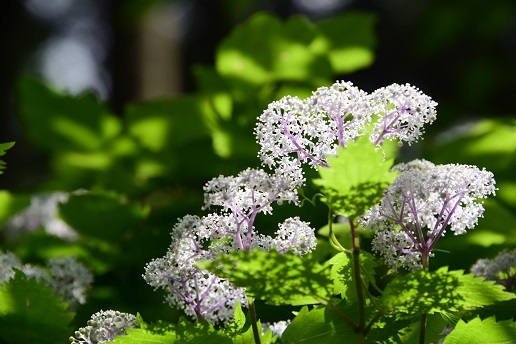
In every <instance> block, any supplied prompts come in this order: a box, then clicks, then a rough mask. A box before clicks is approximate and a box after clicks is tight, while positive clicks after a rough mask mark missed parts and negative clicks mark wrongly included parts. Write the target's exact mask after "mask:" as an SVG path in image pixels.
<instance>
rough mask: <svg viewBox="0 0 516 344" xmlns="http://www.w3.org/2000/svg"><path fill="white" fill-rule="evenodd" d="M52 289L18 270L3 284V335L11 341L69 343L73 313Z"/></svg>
mask: <svg viewBox="0 0 516 344" xmlns="http://www.w3.org/2000/svg"><path fill="white" fill-rule="evenodd" d="M66 308H67V304H66V303H64V302H62V301H61V300H60V297H59V296H57V295H54V293H53V292H52V289H51V288H50V287H49V286H48V285H46V284H44V283H42V282H37V281H36V280H35V279H34V278H31V279H27V277H26V276H25V274H24V273H23V272H21V271H19V270H16V273H15V277H14V278H12V279H10V280H9V281H8V282H5V283H3V284H2V285H1V286H0V338H1V339H3V340H4V341H6V342H8V343H20V344H25V343H26V344H32V343H49V344H54V343H65V342H66V341H67V339H68V337H69V336H70V333H71V331H72V329H71V328H70V327H69V324H70V322H71V320H72V319H73V316H74V315H73V313H69V312H66Z"/></svg>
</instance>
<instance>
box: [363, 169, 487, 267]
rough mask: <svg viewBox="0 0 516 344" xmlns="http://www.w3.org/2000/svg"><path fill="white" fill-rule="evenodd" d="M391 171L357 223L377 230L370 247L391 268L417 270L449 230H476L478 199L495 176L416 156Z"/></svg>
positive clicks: (483, 194)
mask: <svg viewBox="0 0 516 344" xmlns="http://www.w3.org/2000/svg"><path fill="white" fill-rule="evenodd" d="M393 170H397V171H399V175H398V176H397V178H396V180H395V181H394V182H393V183H392V184H391V185H390V186H389V187H388V189H387V190H386V191H385V194H384V197H383V199H382V200H381V202H380V204H378V205H377V206H375V207H373V208H372V209H370V210H369V211H367V212H366V213H365V214H364V215H363V216H362V218H361V219H360V222H361V224H362V226H363V227H364V228H368V229H373V230H375V231H376V235H375V238H374V239H373V243H372V244H373V250H374V251H376V252H379V253H380V254H381V255H382V256H383V257H384V258H385V260H386V263H387V264H388V265H389V266H391V267H392V268H393V269H394V270H396V269H397V268H398V267H400V266H404V267H406V268H408V269H410V270H415V269H420V268H421V267H422V266H424V264H423V263H425V262H423V261H422V257H431V256H432V252H431V251H432V249H433V248H434V247H435V245H436V243H437V241H438V240H439V239H440V238H441V237H442V236H443V235H445V234H446V232H447V230H450V231H452V232H453V233H454V234H455V235H460V234H464V233H466V231H467V230H468V229H472V228H474V227H475V226H476V224H477V222H478V219H479V218H480V217H482V215H483V212H484V207H483V204H482V202H481V201H479V199H482V198H486V197H487V196H488V195H494V194H495V191H496V187H495V180H494V177H493V174H492V173H491V172H489V171H486V170H485V169H483V170H480V169H479V168H478V167H476V166H470V165H459V164H448V165H434V164H432V163H431V162H429V161H426V160H414V161H412V162H410V163H407V164H399V165H396V166H394V167H393ZM423 259H424V258H423Z"/></svg>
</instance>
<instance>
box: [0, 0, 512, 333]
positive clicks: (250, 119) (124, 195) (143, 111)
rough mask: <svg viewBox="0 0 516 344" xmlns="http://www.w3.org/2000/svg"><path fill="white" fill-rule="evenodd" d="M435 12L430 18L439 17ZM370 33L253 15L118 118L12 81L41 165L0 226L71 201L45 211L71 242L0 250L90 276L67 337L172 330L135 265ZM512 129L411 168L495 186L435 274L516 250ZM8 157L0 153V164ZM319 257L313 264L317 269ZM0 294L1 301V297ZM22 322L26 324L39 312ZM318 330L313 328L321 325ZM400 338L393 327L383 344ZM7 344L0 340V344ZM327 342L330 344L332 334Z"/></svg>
mask: <svg viewBox="0 0 516 344" xmlns="http://www.w3.org/2000/svg"><path fill="white" fill-rule="evenodd" d="M133 3H134V4H135V6H137V5H138V6H141V7H135V8H134V9H130V8H128V9H127V11H128V12H127V13H126V14H125V15H127V16H128V18H135V13H138V12H139V11H140V10H141V8H144V7H145V8H146V5H145V4H144V2H142V1H140V2H133ZM439 13H440V14H439ZM439 13H437V14H435V15H436V16H438V15H442V16H445V17H446V13H445V12H439ZM448 16H451V17H450V18H448V20H447V21H446V23H449V25H456V23H455V21H454V19H453V18H452V17H453V15H451V14H449V15H448ZM431 18H432V17H431ZM134 20H135V21H136V19H134ZM375 22H376V17H375V15H373V14H371V13H366V12H351V11H349V12H346V13H345V14H343V15H340V16H336V17H333V18H329V19H325V20H324V21H321V22H315V23H313V22H311V21H309V20H308V19H306V18H304V17H302V16H293V17H291V18H289V19H287V20H285V21H282V20H280V19H279V18H278V17H276V16H274V15H272V14H269V13H258V14H255V15H253V16H252V17H250V18H249V20H247V21H246V22H245V23H243V24H241V25H240V26H238V27H236V28H235V29H234V30H233V31H232V33H231V34H230V35H229V36H228V37H226V38H225V39H224V40H223V41H222V42H221V43H220V45H219V47H218V50H217V53H216V61H215V65H214V66H196V67H195V69H194V75H195V78H196V82H197V86H198V91H197V92H196V93H193V94H190V95H187V96H183V97H178V98H171V99H161V100H155V101H148V102H145V103H134V104H128V105H127V107H126V108H125V110H124V112H123V113H122V114H119V115H118V116H116V115H115V114H113V113H112V112H111V111H110V110H109V108H108V107H107V105H106V104H103V103H101V102H99V101H98V100H97V99H96V98H95V97H94V96H93V95H91V94H83V95H80V96H76V97H73V96H70V95H67V94H62V93H59V92H56V91H54V90H53V89H52V87H51V86H49V85H46V84H44V83H42V82H41V81H39V80H37V79H35V78H33V77H29V76H21V77H20V78H19V80H18V83H17V104H18V112H19V116H20V119H21V121H22V123H23V128H24V132H25V135H26V137H27V139H28V140H29V141H30V142H31V144H32V145H34V147H36V148H37V149H39V150H41V151H42V152H44V153H45V154H46V155H47V156H48V158H49V161H50V170H51V175H50V177H49V178H48V179H47V180H45V181H44V182H42V183H39V184H36V185H32V186H31V188H30V189H29V190H27V191H25V192H24V193H18V192H16V191H13V190H9V191H8V190H3V191H0V223H4V222H5V221H6V220H7V219H8V218H9V217H11V216H13V215H15V214H17V213H18V212H19V211H20V210H22V209H23V208H25V207H26V206H27V205H28V204H29V202H30V195H31V192H37V191H42V190H45V191H68V192H73V191H76V190H82V191H81V192H78V193H74V194H72V195H71V196H70V198H69V199H68V200H67V201H65V202H62V203H61V204H60V205H59V208H58V209H59V218H60V219H62V220H63V221H65V222H66V223H67V224H68V225H70V226H71V227H73V228H74V229H75V230H76V231H77V232H78V233H79V238H78V239H77V240H76V241H73V242H70V241H68V240H64V239H61V238H58V237H55V236H53V235H51V234H48V233H47V232H46V231H45V228H39V230H37V231H35V232H32V233H28V234H26V235H25V236H23V237H22V238H21V240H19V241H15V242H7V241H5V242H3V241H2V242H0V243H1V247H2V249H4V250H11V251H13V252H15V253H16V254H18V256H20V257H21V258H22V259H23V260H25V261H34V262H37V261H41V260H43V259H48V258H51V257H55V256H62V255H74V256H78V257H79V258H80V259H81V260H82V261H83V262H84V263H85V264H86V265H88V266H89V267H90V268H91V269H92V270H93V271H94V273H95V275H96V280H95V285H94V288H93V289H92V291H91V292H90V295H89V302H88V303H87V304H86V305H84V306H82V307H81V308H79V309H78V310H77V314H76V317H75V319H74V320H73V323H72V326H73V327H79V326H83V324H85V323H86V320H87V319H88V318H89V316H90V315H91V314H92V313H94V312H96V311H98V310H99V309H108V308H114V309H118V310H121V311H127V312H132V313H136V312H141V313H142V314H143V315H144V317H145V318H146V319H147V318H150V319H151V320H155V319H158V318H159V319H166V320H171V321H172V320H177V319H178V316H179V314H178V312H177V311H175V310H172V309H170V308H169V307H168V306H166V305H163V304H162V296H161V295H159V293H157V292H153V291H152V288H151V287H149V286H148V285H146V284H145V282H144V281H143V279H142V278H141V274H142V272H143V267H144V264H145V263H146V262H148V261H150V260H151V259H152V258H155V257H159V256H161V255H162V254H163V253H164V252H165V250H166V248H167V246H168V245H169V243H170V237H169V232H170V228H171V227H172V226H173V224H174V222H175V219H176V218H179V217H182V216H183V215H185V214H188V213H192V212H198V209H200V207H201V205H202V200H203V194H202V186H203V184H204V183H205V182H207V181H208V180H209V179H211V178H213V177H216V176H218V175H220V174H225V175H228V174H234V173H236V172H239V171H241V170H242V169H244V168H247V167H254V166H257V165H258V159H257V158H256V156H257V152H258V146H257V144H256V142H255V140H254V135H253V128H254V125H255V119H256V117H257V116H258V115H259V114H260V113H261V112H262V111H263V110H264V109H265V108H266V107H267V104H268V103H270V102H271V101H273V100H276V99H278V98H280V97H282V96H284V95H287V94H290V95H297V96H302V97H304V96H307V95H309V94H310V92H311V90H313V89H315V88H316V87H319V86H323V85H330V84H331V83H333V81H334V80H333V78H334V77H335V75H337V74H339V75H342V74H347V73H352V72H355V71H357V70H360V69H363V68H366V67H368V66H370V65H371V64H372V63H373V61H374V49H375V45H376V38H375V37H376V35H375V32H374V26H375ZM457 25H458V24H457ZM422 34H425V33H424V32H423V33H422ZM426 34H427V35H434V36H432V37H433V38H432V37H431V38H429V39H428V40H427V41H428V42H430V43H428V45H425V46H422V47H421V49H422V53H424V51H423V50H424V49H426V50H428V51H427V52H426V53H427V54H430V53H432V52H435V51H436V50H438V48H437V47H434V46H432V44H431V42H433V41H435V42H439V37H441V36H439V32H427V33H426ZM440 43H442V42H440ZM436 44H437V43H436ZM423 48H424V49H423ZM426 50H425V51H426ZM515 125H516V123H515V122H514V121H507V120H497V119H494V118H492V119H489V120H484V121H479V122H477V123H474V124H473V125H471V126H468V127H461V128H459V129H458V130H457V131H455V132H453V131H450V132H448V133H447V134H446V135H445V134H443V135H442V136H436V137H435V139H434V141H433V142H431V144H429V145H427V147H426V152H427V153H426V154H427V156H425V157H424V158H426V159H428V160H431V161H433V162H434V163H452V162H453V163H467V164H475V165H478V166H480V167H486V169H488V170H490V171H492V172H494V174H495V178H496V179H497V182H498V184H497V185H498V187H499V191H498V195H497V197H496V198H494V199H490V200H488V201H487V202H486V214H485V218H484V219H482V221H481V222H480V224H479V226H478V228H476V229H474V230H472V231H471V233H468V235H466V236H463V237H451V238H448V237H446V238H444V239H443V240H442V245H441V243H440V245H441V248H442V249H444V250H449V251H451V253H450V254H446V253H443V254H439V255H438V256H436V257H435V260H433V263H432V264H435V266H445V265H448V266H450V268H453V269H455V268H462V269H467V268H468V267H469V266H470V265H471V264H472V263H473V262H474V261H475V260H476V259H477V258H480V257H493V256H494V255H495V254H496V253H497V252H499V251H500V250H502V249H503V248H515V247H516V239H515V237H514V230H515V229H516V196H515V195H516V180H515V179H514V175H513V171H514V169H515V168H516V160H515V159H516V158H515V157H516V154H515V153H516V134H515V129H514V128H515ZM11 146H12V144H11V143H10V144H2V145H0V156H1V155H3V153H4V151H5V150H7V149H8V148H10V147H11ZM1 168H3V164H0V169H1ZM1 172H3V171H1V170H0V173H1ZM357 178H358V177H357ZM311 188H313V185H308V186H307V190H308V191H305V193H306V194H307V195H309V196H311V195H312V194H313V192H311ZM192 209H194V210H192ZM303 212H304V216H306V218H307V219H309V220H310V219H314V221H313V222H312V223H313V225H315V226H322V225H323V224H324V223H325V222H326V218H324V216H323V217H322V218H320V217H319V218H316V217H315V214H318V213H316V210H313V209H312V208H310V207H309V206H305V208H304V209H303ZM280 214H281V212H280ZM268 221H270V222H271V223H272V222H274V220H272V219H269V220H268ZM264 227H265V226H264ZM323 234H324V233H323ZM364 239H365V240H364V243H365V244H366V249H367V238H364ZM325 249H326V251H327V252H331V248H329V247H326V248H325ZM327 252H323V253H320V252H319V253H318V254H319V256H320V257H325V256H326V254H325V253H327ZM10 283H25V285H26V286H27V288H29V289H30V288H32V287H31V285H32V284H35V283H33V281H30V280H29V281H26V280H23V278H22V276H17V277H16V279H15V280H14V281H12V282H10ZM3 288H4V289H5V290H10V289H9V288H10V285H7V286H4V287H3ZM6 292H7V291H4V294H5V293H6ZM39 292H41V293H43V292H46V291H44V290H43V289H42V287H41V286H36V285H35V286H33V289H30V290H29V291H28V292H27V294H26V296H24V297H26V298H27V300H29V301H35V299H34V298H33V294H34V295H35V294H36V293H39ZM4 294H2V295H4ZM38 295H39V294H38ZM38 297H39V296H38ZM339 307H345V306H344V305H343V304H342V305H339ZM4 308H5V306H4ZM19 311H20V312H21V311H22V310H19ZM23 311H24V312H28V315H27V316H28V317H29V318H30V319H33V318H32V317H33V316H35V315H37V314H40V311H41V310H40V309H39V308H36V309H30V308H29V309H24V310H23ZM31 312H34V313H31ZM56 312H57V311H56ZM325 312H326V311H325V310H323V309H315V310H313V311H310V312H309V311H308V310H307V309H303V310H302V311H301V314H302V315H304V316H306V318H305V319H304V320H303V321H301V320H298V323H296V326H297V327H296V326H294V327H292V330H290V332H288V333H287V334H286V335H287V337H288V336H292V338H294V337H295V338H301V337H302V335H303V333H301V332H299V333H297V334H296V333H295V329H296V328H303V327H304V326H305V325H306V323H307V322H310V321H312V320H311V319H312V318H314V319H319V320H320V321H322V320H321V319H322V317H324V316H325ZM305 313H306V314H305ZM17 314H18V313H16V314H15V316H18V315H17ZM68 316H69V315H66V317H68ZM264 316H265V317H266V315H264ZM300 319H303V318H302V317H301V318H300ZM305 320H306V322H305ZM308 320H310V321H308ZM320 321H319V322H317V323H316V325H313V326H318V325H320V326H321V328H322V329H326V327H327V326H329V325H328V323H325V324H322V323H321V322H320ZM391 325H392V324H391ZM38 326H39V325H38ZM41 326H46V324H43V323H42V324H41ZM402 326H405V324H404V323H403V324H401V323H400V324H398V325H397V326H394V327H393V333H394V334H395V333H397V331H398V329H399V328H400V327H402ZM135 331H136V332H137V330H135ZM210 331H211V330H210ZM136 332H135V333H136ZM208 332H209V331H208ZM5 333H7V332H5ZM70 334H71V333H70ZM6 336H7V335H6ZM6 336H4V334H3V333H0V338H1V339H3V340H6V341H9V339H10V337H9V338H8V337H6ZM299 336H301V337H299ZM333 339H334V340H335V342H338V340H341V339H342V338H341V334H338V333H337V334H336V337H334V338H333ZM333 339H332V340H333ZM127 342H131V341H130V340H129V339H128V341H127Z"/></svg>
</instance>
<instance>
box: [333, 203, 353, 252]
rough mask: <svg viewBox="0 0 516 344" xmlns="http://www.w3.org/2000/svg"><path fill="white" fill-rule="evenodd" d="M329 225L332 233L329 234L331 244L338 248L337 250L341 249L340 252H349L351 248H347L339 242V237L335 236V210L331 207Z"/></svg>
mask: <svg viewBox="0 0 516 344" xmlns="http://www.w3.org/2000/svg"><path fill="white" fill-rule="evenodd" d="M328 227H329V229H330V235H329V238H330V245H331V246H332V247H333V248H334V249H336V250H337V251H340V252H348V251H349V250H347V249H345V248H344V247H343V246H342V245H341V244H340V242H339V240H338V239H337V237H336V236H335V233H333V211H332V210H331V208H330V209H329V211H328Z"/></svg>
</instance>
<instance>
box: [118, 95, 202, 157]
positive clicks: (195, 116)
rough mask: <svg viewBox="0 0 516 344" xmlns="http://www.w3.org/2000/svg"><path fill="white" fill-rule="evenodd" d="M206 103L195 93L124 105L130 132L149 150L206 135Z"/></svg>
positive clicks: (179, 144) (171, 147)
mask: <svg viewBox="0 0 516 344" xmlns="http://www.w3.org/2000/svg"><path fill="white" fill-rule="evenodd" d="M206 105H207V104H205V100H204V99H203V98H201V97H196V96H190V97H181V98H174V99H160V100H155V101H149V102H145V103H140V104H131V105H129V106H128V107H127V109H126V115H127V125H128V130H129V133H130V134H131V135H132V136H133V137H134V138H136V139H137V140H138V141H139V142H140V143H141V145H142V146H144V147H145V148H147V149H148V150H150V151H151V152H159V151H165V152H171V151H174V150H177V148H178V147H181V148H188V147H187V146H188V144H189V143H192V142H193V141H198V140H205V139H208V138H209V131H208V129H207V127H206V125H205V122H204V116H205V113H206V109H205V106H206ZM185 146H186V147H185Z"/></svg>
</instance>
